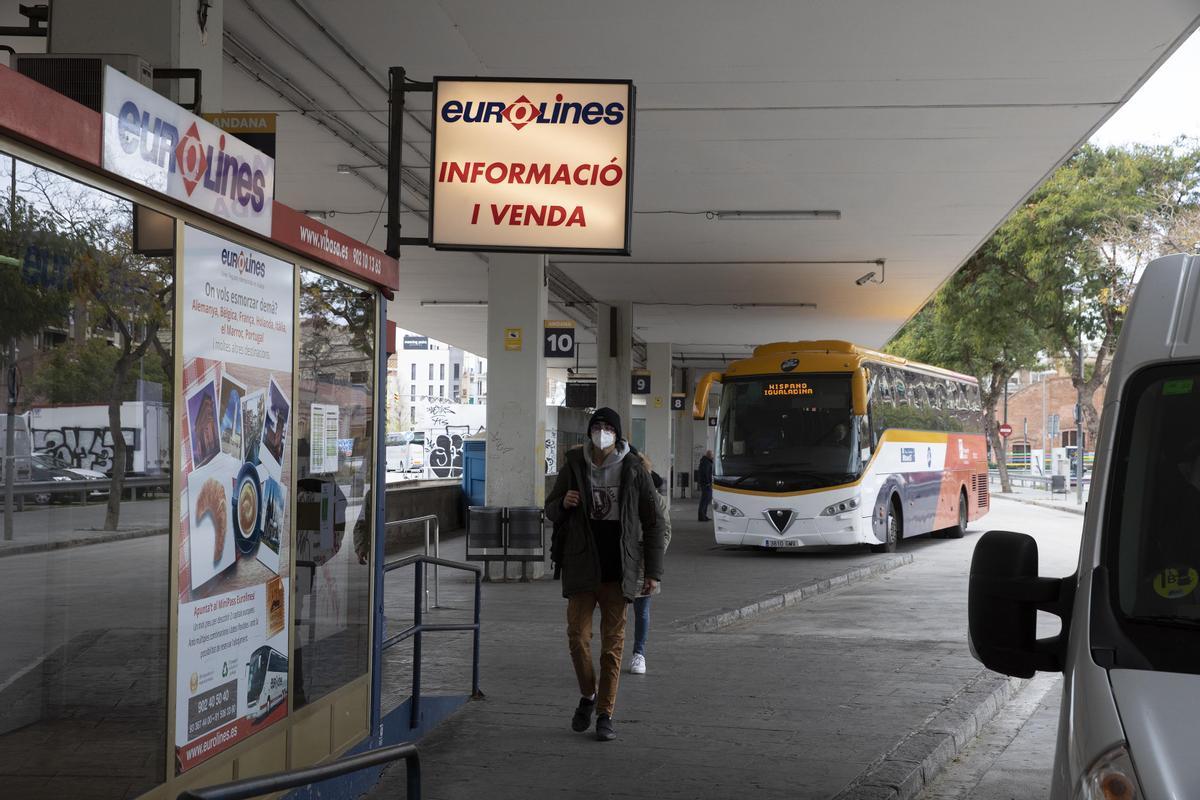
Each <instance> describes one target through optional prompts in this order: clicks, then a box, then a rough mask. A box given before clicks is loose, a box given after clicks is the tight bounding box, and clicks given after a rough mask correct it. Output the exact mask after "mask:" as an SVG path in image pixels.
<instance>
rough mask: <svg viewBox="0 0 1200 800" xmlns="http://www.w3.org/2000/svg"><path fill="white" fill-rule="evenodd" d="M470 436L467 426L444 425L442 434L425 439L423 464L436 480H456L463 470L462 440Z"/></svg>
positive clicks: (432, 434) (469, 429) (469, 428)
mask: <svg viewBox="0 0 1200 800" xmlns="http://www.w3.org/2000/svg"><path fill="white" fill-rule="evenodd" d="M470 435H471V426H469V425H445V426H443V432H441V433H436V434H434V433H432V432H431V435H429V436H427V437H426V438H425V442H426V445H425V446H426V453H425V463H426V464H428V465H429V471H430V472H432V473H433V475H434V477H437V478H457V477H459V476H461V475H462V470H463V439H465V438H466V437H468V436H470Z"/></svg>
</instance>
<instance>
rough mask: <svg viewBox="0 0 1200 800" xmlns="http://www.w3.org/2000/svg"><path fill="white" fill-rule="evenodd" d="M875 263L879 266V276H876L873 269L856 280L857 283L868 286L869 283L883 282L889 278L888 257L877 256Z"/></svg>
mask: <svg viewBox="0 0 1200 800" xmlns="http://www.w3.org/2000/svg"><path fill="white" fill-rule="evenodd" d="M875 264H876V265H877V266H878V267H879V278H878V279H876V278H875V271H874V270H872V271H871V272H868V273H867V274H866V275H863V276H862V277H861V278H859V279H858V280H856V281H854V283H855V285H857V286H866V285H867V284H868V283H883V282H884V281H885V280H887V259H886V258H877V259H875Z"/></svg>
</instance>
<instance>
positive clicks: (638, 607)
mask: <svg viewBox="0 0 1200 800" xmlns="http://www.w3.org/2000/svg"><path fill="white" fill-rule="evenodd" d="M642 463H643V464H644V465H645V467H646V470H647V471H648V472H649V473H650V480H651V481H653V483H654V500H655V502H656V503H657V504H658V514H659V516H660V517H661V518H662V529H663V554H664V555H666V552H667V548H668V547H670V545H671V501H670V500H669V499H668V498H667V497H666V495H664V494H663V479H662V476H661V475H659V474H658V473H657V472H655V471H654V465H653V464H652V463H651V462H650V459H649V458H647V457H646V456H644V455H643V456H642ZM645 566H646V565H645V560H644V559H643V561H642V563H641V564H639V565H638V582H639V583H643V584H644V580H643V576H644V573H645ZM659 591H661V588H660V587H658V586H655V587H654V590H653V591H651V592H643V593H641V594H639V595H638V596H637V597H635V598H634V599H633V658H631V659H630V660H629V672H630V674H632V675H645V674H646V636H647V634H649V632H650V598H652V597H653V596H654V595H656V594H658V593H659Z"/></svg>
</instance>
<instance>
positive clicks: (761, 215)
mask: <svg viewBox="0 0 1200 800" xmlns="http://www.w3.org/2000/svg"><path fill="white" fill-rule="evenodd" d="M708 213H709V215H710V217H709V218H710V219H713V218H715V219H719V220H721V221H722V222H731V221H732V222H736V221H739V220H740V221H742V222H759V221H763V222H765V221H773V220H826V221H835V220H839V219H841V218H842V212H841V211H837V210H834V209H808V210H794V211H710V212H708Z"/></svg>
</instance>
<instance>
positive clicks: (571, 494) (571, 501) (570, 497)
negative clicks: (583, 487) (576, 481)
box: [562, 489, 581, 508]
mask: <svg viewBox="0 0 1200 800" xmlns="http://www.w3.org/2000/svg"><path fill="white" fill-rule="evenodd" d="M580 499H581V498H580V495H579V492H577V491H575V490H574V489H571V490H570V491H568V492H567V493H566V494H565V495H563V499H562V504H563V508H575V507H576V506H577V505H579V501H580Z"/></svg>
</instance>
